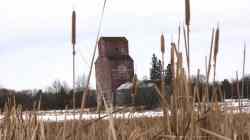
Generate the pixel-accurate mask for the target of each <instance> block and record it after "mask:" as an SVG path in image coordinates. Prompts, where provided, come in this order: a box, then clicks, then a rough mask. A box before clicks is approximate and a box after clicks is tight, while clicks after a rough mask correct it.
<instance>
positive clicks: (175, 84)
mask: <svg viewBox="0 0 250 140" xmlns="http://www.w3.org/2000/svg"><path fill="white" fill-rule="evenodd" d="M185 4H186V10H185V11H186V20H185V21H186V23H185V24H186V28H185V27H183V34H184V47H185V54H186V57H185V58H186V61H187V70H186V69H185V67H184V65H183V61H185V60H184V58H183V52H181V51H180V50H181V49H180V34H181V29H180V26H179V28H178V41H177V48H176V45H175V44H176V43H175V42H172V43H171V51H170V53H171V55H170V56H171V58H170V59H171V64H172V65H171V66H172V67H171V70H172V72H173V78H172V85H171V86H172V93H171V95H168V96H166V94H165V90H164V86H165V85H164V84H165V83H164V80H163V75H162V86H161V89H158V87H155V88H156V91H157V93H158V94H159V95H160V98H161V106H160V109H161V110H162V111H163V116H162V117H154V118H137V119H135V118H129V119H128V118H119V119H115V118H113V117H112V114H114V113H115V112H119V111H120V110H114V108H113V107H112V105H109V104H108V103H107V102H106V101H105V98H104V96H103V93H98V94H100V95H101V97H102V100H103V101H104V110H105V111H106V112H107V114H108V115H109V116H111V117H109V119H108V120H103V118H104V117H100V118H98V119H96V120H81V119H80V120H72V121H67V120H66V118H65V121H63V122H48V121H41V120H40V119H39V117H38V115H37V111H39V110H40V108H39V104H38V107H34V110H33V111H31V112H24V111H22V107H21V106H18V107H16V106H17V105H15V103H14V105H11V104H10V103H9V104H7V105H6V107H5V109H4V112H3V113H2V116H3V118H1V120H0V140H82V139H89V140H100V139H102V140H110V139H113V140H127V139H129V140H162V139H167V140H249V139H250V122H249V120H250V115H249V113H243V112H238V113H235V112H234V110H233V109H232V108H227V107H225V108H223V109H222V107H221V105H220V104H219V102H218V100H217V99H218V97H219V96H222V94H223V93H222V89H221V87H219V86H218V85H216V84H214V85H213V87H212V91H213V96H212V99H211V101H210V100H209V77H210V76H209V75H210V72H211V69H212V66H213V68H214V69H213V71H214V75H213V81H215V77H216V64H217V60H218V59H217V56H218V53H219V35H220V34H219V28H218V27H217V29H216V31H214V30H213V31H212V39H211V47H210V52H209V61H208V64H206V79H207V81H206V83H205V84H204V83H200V82H199V80H197V81H196V82H195V84H194V86H193V85H192V82H191V80H190V45H189V40H190V38H189V36H190V35H189V33H190V29H189V28H190V27H189V26H190V1H189V0H185ZM165 49H166V48H165V40H164V36H163V35H162V36H161V53H162V62H163V66H164V57H165V55H164V54H165ZM93 58H94V57H93ZM212 58H213V62H212ZM92 63H93V59H92ZM206 63H207V61H206ZM212 63H213V65H212ZM91 68H92V66H91ZM162 71H163V70H162ZM186 71H187V72H186ZM90 73H91V70H90ZM199 75H200V70H197V77H199ZM89 78H90V75H89V76H88V80H89ZM97 84H99V83H98V81H97ZM137 88H138V86H137V78H136V77H135V78H134V82H133V90H132V91H133V93H132V94H137ZM200 91H202V92H201V93H200ZM217 91H218V92H217ZM85 93H87V91H85ZM217 93H219V94H217ZM200 95H201V96H200ZM84 98H85V97H83V104H82V108H84V100H85V99H84ZM239 110H240V109H239ZM81 111H83V110H81ZM81 114H82V113H81ZM65 117H67V116H65ZM80 118H81V117H80Z"/></svg>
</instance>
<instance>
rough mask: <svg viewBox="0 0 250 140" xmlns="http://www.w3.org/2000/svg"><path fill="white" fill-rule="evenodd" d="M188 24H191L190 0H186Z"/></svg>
mask: <svg viewBox="0 0 250 140" xmlns="http://www.w3.org/2000/svg"><path fill="white" fill-rule="evenodd" d="M185 14H186V25H187V26H189V25H190V0H185Z"/></svg>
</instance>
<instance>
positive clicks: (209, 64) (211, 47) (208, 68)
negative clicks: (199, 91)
mask: <svg viewBox="0 0 250 140" xmlns="http://www.w3.org/2000/svg"><path fill="white" fill-rule="evenodd" d="M213 44H214V29H213V31H212V38H211V46H210V52H209V60H208V66H207V70H206V71H207V82H208V81H209V75H210V69H211V58H212V50H213Z"/></svg>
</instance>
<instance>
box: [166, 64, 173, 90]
mask: <svg viewBox="0 0 250 140" xmlns="http://www.w3.org/2000/svg"><path fill="white" fill-rule="evenodd" d="M164 73H165V74H164V80H165V83H166V84H168V85H170V84H171V81H172V70H171V64H168V66H167V68H166V69H165V70H164Z"/></svg>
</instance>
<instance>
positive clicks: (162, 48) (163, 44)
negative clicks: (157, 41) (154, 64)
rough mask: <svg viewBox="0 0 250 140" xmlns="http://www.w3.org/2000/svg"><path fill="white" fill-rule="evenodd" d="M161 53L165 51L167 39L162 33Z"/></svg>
mask: <svg viewBox="0 0 250 140" xmlns="http://www.w3.org/2000/svg"><path fill="white" fill-rule="evenodd" d="M161 53H165V40H164V35H163V34H161Z"/></svg>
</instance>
